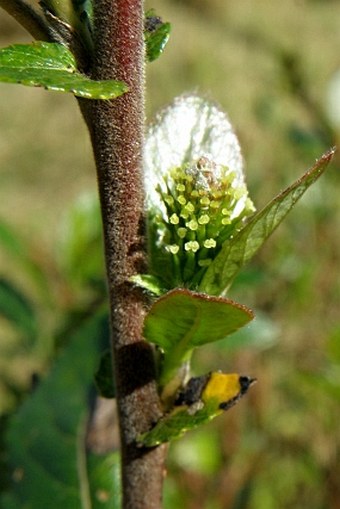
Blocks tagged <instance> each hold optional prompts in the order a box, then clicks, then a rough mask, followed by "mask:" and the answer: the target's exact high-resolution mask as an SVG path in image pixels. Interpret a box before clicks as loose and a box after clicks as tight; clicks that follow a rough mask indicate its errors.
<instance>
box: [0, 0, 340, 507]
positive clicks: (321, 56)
mask: <svg viewBox="0 0 340 509" xmlns="http://www.w3.org/2000/svg"><path fill="white" fill-rule="evenodd" d="M147 7H148V8H150V7H153V8H155V9H156V12H157V13H159V14H160V15H161V16H162V17H163V18H164V20H166V21H170V22H171V23H172V24H173V26H172V35H171V40H170V43H169V46H168V47H167V48H166V50H165V53H164V55H163V56H162V57H161V58H160V60H159V61H156V62H155V63H152V64H149V65H148V67H147V116H148V118H150V117H151V116H152V114H153V113H154V112H155V111H156V110H157V109H158V108H159V107H161V106H162V105H164V104H166V103H168V102H170V101H171V100H172V98H173V97H174V96H175V95H178V94H181V93H183V92H187V91H195V92H197V93H200V94H203V95H205V96H206V97H208V98H212V99H214V100H216V101H217V102H218V103H220V105H221V107H222V108H223V109H224V110H225V111H227V112H228V115H229V116H230V119H231V122H232V123H233V125H234V127H235V130H236V132H237V134H238V136H239V139H240V142H241V146H242V148H243V154H244V158H245V166H246V172H247V182H248V186H249V189H250V195H251V197H252V198H253V201H254V202H255V204H256V206H257V208H261V207H262V206H263V205H264V204H265V203H266V202H267V201H268V200H269V199H270V198H271V197H272V196H273V195H274V194H276V193H278V192H279V191H280V190H281V189H282V188H284V187H285V186H287V185H288V184H289V183H290V182H291V181H293V180H295V179H296V178H297V177H298V176H300V174H302V172H303V171H304V170H305V169H307V167H308V166H310V165H311V164H313V162H314V160H315V158H316V157H318V156H320V155H321V153H322V152H323V151H325V150H327V148H329V147H330V146H332V145H335V144H336V143H337V141H338V138H339V136H340V112H339V109H340V106H339V103H340V84H339V85H337V84H336V81H335V79H336V72H337V71H339V69H340V57H339V55H340V52H339V50H340V29H339V27H340V3H339V2H337V1H331V0H328V1H327V0H319V1H317V0H309V1H308V0H300V1H298V0H286V1H285V2H278V1H271V2H270V1H269V0H257V1H251V0H241V1H240V2H237V1H228V0H224V1H221V0H187V1H185V0H182V1H181V0H163V1H160V0H154V1H153V2H151V1H150V2H147ZM19 41H20V42H29V41H30V38H29V36H27V34H26V33H25V32H24V31H23V30H21V28H20V27H19V26H18V25H17V24H16V23H15V22H14V21H13V20H12V19H11V18H9V17H8V16H7V15H6V14H5V13H4V12H2V11H1V12H0V43H1V46H5V45H8V44H10V43H14V42H19ZM339 72H340V71H339ZM336 95H337V96H338V100H337V99H336ZM337 111H338V112H339V113H338V114H337ZM339 166H340V162H339V156H337V157H336V159H335V161H334V163H333V164H332V168H331V169H330V170H329V171H328V173H327V174H326V176H324V177H322V179H321V181H319V182H318V183H317V184H316V185H315V188H314V189H312V190H311V191H309V192H308V195H306V196H305V197H304V198H303V200H302V202H301V203H300V204H299V205H298V206H297V208H296V210H295V211H293V212H292V213H291V215H290V216H289V218H288V219H287V220H286V221H285V223H284V225H283V226H281V227H280V229H279V230H278V231H277V232H276V233H275V234H274V236H273V237H272V239H271V240H270V241H269V242H268V244H267V245H266V246H265V248H263V249H262V250H261V252H260V254H259V255H258V256H257V257H256V259H255V260H254V261H253V262H252V263H251V264H250V265H249V266H248V267H247V268H246V270H245V271H243V272H242V274H241V275H240V276H239V277H238V279H237V281H236V282H235V284H234V286H233V288H232V290H231V292H230V296H231V297H232V298H234V299H237V300H239V301H240V302H242V303H244V304H246V305H248V306H250V307H252V308H253V309H255V311H256V313H257V316H258V318H257V319H256V321H255V322H254V324H253V325H251V326H250V327H249V328H248V329H246V330H245V331H241V332H239V333H238V334H236V335H234V336H233V337H232V338H230V339H229V340H228V341H224V342H222V343H220V344H217V345H216V346H215V347H214V346H209V347H206V348H204V349H203V351H202V352H199V353H198V354H197V356H196V358H195V370H196V373H197V374H198V373H202V372H204V371H207V370H216V369H223V371H230V372H234V371H235V372H240V373H242V374H248V375H251V376H256V377H257V378H258V384H257V385H256V386H255V387H254V388H253V389H252V390H251V391H250V394H249V395H248V396H247V397H246V398H245V399H244V400H243V401H242V403H241V404H239V405H238V406H237V407H236V408H234V409H233V410H231V411H230V412H228V413H226V414H225V415H223V416H222V417H220V418H219V419H217V420H216V421H215V422H214V423H212V424H209V425H208V426H206V427H205V428H203V429H202V430H198V431H196V432H193V433H191V434H190V435H189V436H188V437H186V438H184V439H182V440H181V441H179V442H177V443H174V444H173V445H172V446H171V450H170V456H169V461H168V479H167V482H166V492H165V507H166V509H173V508H185V509H231V508H232V509H288V508H289V509H290V508H299V509H307V508H308V509H339V507H340V482H339V479H340V428H339V424H338V419H339V409H340V405H339V403H340V309H339V308H340V277H339V265H340V234H339V225H340V200H339V196H340V176H339ZM0 182H1V184H0V234H1V235H0V239H1V240H0V242H1V243H0V283H1V284H0V301H1V302H7V303H9V304H8V307H7V309H5V307H6V306H5V304H2V306H3V309H2V314H3V317H2V318H0V412H1V413H2V414H3V415H4V416H5V415H7V414H8V413H9V412H11V411H13V410H14V409H15V408H16V406H17V405H18V404H19V403H20V401H21V400H22V399H24V398H25V395H26V394H27V392H28V391H29V390H30V387H31V384H32V375H33V374H39V375H42V374H44V373H45V372H46V371H47V370H48V367H49V364H50V360H51V359H52V358H53V355H54V352H55V350H56V349H58V348H61V346H62V343H63V338H64V337H65V336H67V333H68V332H69V331H70V330H71V329H72V328H74V327H75V326H76V324H77V321H79V320H81V318H82V317H83V316H84V315H86V314H90V313H91V310H93V309H95V308H96V306H98V305H100V303H101V302H102V301H103V299H105V285H104V282H103V264H102V257H101V254H100V250H99V246H100V245H101V244H100V242H101V240H100V229H99V227H98V210H97V206H96V195H95V193H96V181H95V171H94V165H93V160H92V154H91V148H90V144H89V139H88V135H87V132H86V129H85V126H84V124H83V123H82V119H81V115H80V113H79V111H78V109H77V104H76V101H75V100H74V99H73V98H72V97H70V96H66V95H59V94H57V93H48V92H45V91H42V90H38V89H37V90H35V89H29V88H25V87H22V86H12V85H11V86H7V85H3V84H1V85H0ZM18 317H20V318H18Z"/></svg>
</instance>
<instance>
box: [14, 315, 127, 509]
mask: <svg viewBox="0 0 340 509" xmlns="http://www.w3.org/2000/svg"><path fill="white" fill-rule="evenodd" d="M107 336H108V319H107V313H106V312H105V313H104V312H101V313H98V314H97V315H96V316H94V317H92V318H91V319H90V320H88V321H87V322H86V323H85V324H83V326H82V328H81V329H80V330H78V332H77V333H76V334H75V335H74V337H73V338H72V341H71V342H70V343H69V345H68V347H67V348H66V349H65V350H64V351H63V353H62V355H61V356H60V357H59V358H58V360H57V361H56V363H55V365H54V367H53V368H52V370H51V372H50V374H49V376H48V377H47V378H46V379H45V380H44V381H43V382H42V383H41V385H40V386H39V387H38V388H37V389H36V391H35V392H34V394H33V395H32V396H31V397H30V398H29V399H28V400H26V402H25V403H24V405H23V406H22V407H21V408H20V410H19V411H18V413H17V414H16V415H15V416H14V417H13V418H12V419H11V420H10V424H9V430H8V434H7V437H6V442H7V448H8V456H9V461H10V463H11V468H12V491H11V495H12V498H14V499H15V500H16V502H18V505H19V506H20V507H24V508H25V509H45V508H46V507H48V508H49V509H60V508H61V507H62V508H63V509H75V508H80V507H82V508H85V507H92V508H99V507H100V508H107V509H109V508H110V509H112V508H116V509H118V507H119V505H118V503H119V502H118V501H119V493H117V491H116V490H117V475H116V474H114V475H112V473H113V471H116V470H117V457H116V455H115V454H109V455H107V456H102V457H100V458H99V457H97V458H96V457H95V456H94V455H93V453H90V454H89V453H88V452H87V447H86V440H85V438H86V430H87V421H88V417H89V408H88V403H89V396H90V395H91V394H93V389H94V387H93V384H92V378H93V373H94V370H95V367H96V365H97V363H98V354H99V352H98V350H99V349H100V348H101V343H102V342H104V341H105V342H107ZM106 467H109V469H107V468H106Z"/></svg>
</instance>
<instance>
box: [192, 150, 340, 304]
mask: <svg viewBox="0 0 340 509" xmlns="http://www.w3.org/2000/svg"><path fill="white" fill-rule="evenodd" d="M334 153H335V150H334V149H332V150H330V151H329V152H327V153H326V154H324V155H323V156H322V157H321V158H320V159H319V160H318V161H317V162H316V163H315V164H314V165H313V166H312V168H310V169H309V170H308V171H307V172H306V173H305V174H304V175H303V176H302V177H301V178H300V179H298V180H297V181H296V182H294V184H292V185H291V186H290V187H288V188H287V189H285V190H284V191H283V192H282V193H280V194H279V195H278V196H276V197H275V198H274V199H273V200H272V201H271V202H269V203H268V205H266V207H264V209H262V210H261V211H260V212H258V213H257V214H255V215H254V216H253V217H252V218H251V219H250V220H249V221H248V223H247V224H246V226H245V227H244V228H243V229H242V230H241V231H239V233H237V234H236V235H235V237H233V238H231V239H229V240H227V241H226V242H225V243H224V245H223V247H222V249H221V251H220V253H219V254H218V255H217V256H216V258H215V259H214V260H213V262H212V263H211V265H210V266H209V267H208V269H207V272H206V273H205V275H204V277H203V279H202V282H201V284H200V287H199V290H200V291H203V292H207V293H209V294H210V295H223V294H225V292H226V291H227V289H228V288H229V286H230V284H231V283H232V281H233V279H234V278H235V276H236V275H237V273H238V272H239V271H240V269H241V268H242V267H243V265H245V263H247V262H248V261H249V260H250V259H251V258H252V257H253V256H254V254H255V253H256V252H257V251H258V249H259V248H260V247H261V246H262V244H263V243H264V242H265V241H266V239H267V238H268V237H269V236H270V235H271V233H272V232H273V231H274V230H275V229H276V228H277V227H278V226H279V224H280V223H281V222H282V220H283V219H284V218H285V216H286V215H287V214H288V212H289V211H290V210H291V209H292V208H293V206H294V205H295V203H296V202H297V201H298V200H299V199H300V198H301V196H302V195H303V194H304V193H305V191H306V190H307V189H308V188H309V187H310V186H311V185H312V184H313V183H314V182H315V181H316V180H317V179H318V178H319V177H320V176H321V175H322V174H323V172H324V171H325V170H326V168H327V166H328V164H329V162H330V161H331V160H332V158H333V155H334Z"/></svg>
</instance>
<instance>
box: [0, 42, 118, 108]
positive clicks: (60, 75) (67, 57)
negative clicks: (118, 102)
mask: <svg viewBox="0 0 340 509" xmlns="http://www.w3.org/2000/svg"><path fill="white" fill-rule="evenodd" d="M0 81H2V82H4V83H18V84H22V85H27V86H31V87H43V88H45V89H47V90H53V91H57V92H69V93H72V94H73V95H75V96H77V97H82V98H84V99H114V98H116V97H118V96H120V95H122V94H124V93H125V92H126V91H127V86H126V85H125V83H123V82H121V81H115V80H103V81H95V80H91V79H90V78H88V77H87V76H85V75H84V74H81V73H79V72H78V71H77V67H76V62H75V59H74V57H73V55H72V53H71V52H70V51H69V50H68V49H67V48H66V47H65V46H63V45H62V44H56V43H47V42H34V43H32V44H15V45H13V46H9V47H7V48H3V49H1V50H0Z"/></svg>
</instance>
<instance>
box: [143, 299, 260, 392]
mask: <svg viewBox="0 0 340 509" xmlns="http://www.w3.org/2000/svg"><path fill="white" fill-rule="evenodd" d="M253 317H254V315H253V313H252V311H251V310H250V309H248V308H247V307H245V306H242V305H241V304H237V303H236V302H234V301H232V300H230V299H223V298H219V297H211V296H209V295H205V294H200V293H195V292H191V291H189V290H185V289H175V290H172V291H171V292H168V293H167V294H165V295H163V296H162V297H161V298H160V299H158V300H157V301H156V302H155V303H154V304H153V306H152V307H151V309H150V311H149V313H148V314H147V316H146V318H145V321H144V331H143V335H144V337H145V339H147V340H148V341H150V342H151V343H155V344H156V345H158V346H159V347H160V348H161V349H162V350H163V352H164V364H163V373H162V375H161V379H162V383H165V381H167V380H168V379H169V378H170V377H171V375H172V374H173V372H174V370H176V369H178V368H179V366H180V365H181V363H182V362H183V360H184V359H185V358H186V357H187V356H188V355H189V354H190V352H191V351H192V350H193V348H195V347H197V346H200V345H204V344H207V343H211V342H213V341H217V340H220V339H223V338H225V337H226V336H228V335H229V334H231V333H233V332H235V331H236V330H237V329H239V328H240V327H243V326H244V325H246V324H247V323H248V322H249V321H250V320H252V318H253Z"/></svg>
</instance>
